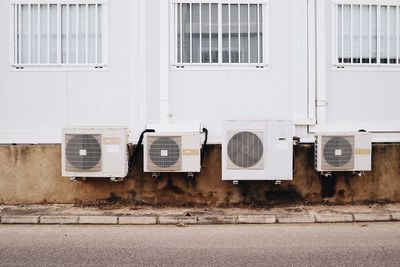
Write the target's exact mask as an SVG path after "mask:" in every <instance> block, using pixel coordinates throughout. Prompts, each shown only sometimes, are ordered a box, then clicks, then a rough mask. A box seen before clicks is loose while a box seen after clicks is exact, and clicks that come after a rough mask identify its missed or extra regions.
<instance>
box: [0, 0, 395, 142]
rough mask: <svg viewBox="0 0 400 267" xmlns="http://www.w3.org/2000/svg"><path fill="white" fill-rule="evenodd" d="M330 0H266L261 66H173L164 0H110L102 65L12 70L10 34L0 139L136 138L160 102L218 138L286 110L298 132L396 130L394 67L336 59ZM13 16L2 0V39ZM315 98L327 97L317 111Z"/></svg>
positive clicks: (0, 63)
mask: <svg viewBox="0 0 400 267" xmlns="http://www.w3.org/2000/svg"><path fill="white" fill-rule="evenodd" d="M315 3H317V5H316V6H315ZM328 3H329V1H318V0H316V1H314V0H270V1H269V6H270V10H269V14H270V17H269V23H270V27H269V31H270V32H269V46H270V51H269V54H270V61H269V63H270V64H269V66H268V67H267V68H266V69H245V70H243V69H230V70H227V69H226V68H224V67H222V68H220V69H215V68H214V69H212V70H211V69H207V68H197V69H190V68H185V69H179V70H178V69H176V68H174V67H173V66H172V65H171V64H170V55H169V52H170V45H171V42H170V38H171V37H172V36H170V34H169V33H168V32H166V31H165V30H166V29H169V23H170V20H169V17H168V16H169V10H168V8H167V6H168V5H167V4H166V0H134V1H131V0H118V1H117V0H108V14H109V19H108V33H109V38H108V47H109V48H108V59H109V64H108V66H107V68H105V69H103V70H96V71H95V70H89V71H57V70H53V71H47V70H46V71H30V70H29V69H25V70H20V71H15V70H11V68H10V64H9V61H10V60H9V58H10V46H9V43H8V42H0V77H1V79H0V143H58V142H60V140H61V138H60V137H61V131H60V129H61V128H62V127H65V126H129V127H130V129H131V131H132V133H133V134H132V138H131V139H132V141H134V140H136V138H137V137H138V135H139V133H140V132H141V131H142V130H143V129H144V128H145V125H146V124H154V123H159V122H160V121H163V120H165V117H162V116H163V114H164V115H165V112H167V113H168V114H171V118H170V121H171V122H172V123H188V122H193V121H197V122H201V123H203V124H204V125H205V126H206V127H207V128H208V129H209V132H210V141H211V142H214V143H220V142H221V139H222V138H221V129H222V121H223V120H225V119H238V120H240V119H245V118H271V119H279V118H281V119H292V120H293V121H294V122H295V124H296V125H297V126H296V134H297V135H298V136H300V137H303V138H309V137H311V136H312V135H310V134H309V133H308V128H309V127H310V130H311V132H316V131H324V130H329V131H340V130H358V129H360V128H363V129H367V130H374V131H378V132H380V131H381V132H383V131H386V132H388V131H389V132H390V134H391V135H390V138H388V139H382V140H383V141H385V140H386V141H394V140H398V139H396V138H397V137H398V135H397V134H396V132H400V127H399V126H400V125H399V120H398V119H397V118H398V116H399V115H400V106H399V105H397V101H396V100H397V99H398V98H399V96H400V90H398V84H400V75H398V74H399V73H400V72H394V71H391V72H390V71H372V72H371V71H354V70H352V71H350V70H336V69H332V67H331V62H330V58H331V54H330V52H331V47H330V45H331V42H330V40H331V32H330V30H331V25H330V19H331V17H330V13H331V11H330V5H329V4H328ZM160 4H162V7H161V9H160V6H161V5H160ZM314 8H315V10H317V14H316V15H315V13H314V11H315V10H314ZM163 12H165V13H163ZM160 14H161V15H162V14H167V15H166V16H160ZM9 16H10V14H9V1H0V35H1V36H3V39H4V38H8V36H10V28H11V27H10V17H9ZM315 17H316V18H317V20H316V21H315V19H314V18H315ZM316 33H318V34H316ZM314 40H316V41H315V42H314ZM315 45H316V48H315V47H314V46H315ZM161 55H163V56H162V57H161ZM314 70H317V72H316V73H314V72H313V71H314ZM165 85H167V86H165ZM165 88H167V89H169V92H167V93H165ZM161 95H162V97H160V96H161ZM160 100H164V101H163V104H164V105H163V109H160V103H161V101H160ZM165 100H169V105H165V102H166V101H165ZM321 100H323V101H326V103H328V105H327V106H326V107H322V106H321V107H318V108H317V109H316V110H317V112H315V102H316V101H317V103H319V104H320V103H322V102H321ZM323 103H325V102H323ZM166 107H169V109H168V110H166V109H165V108H166ZM168 114H167V115H168ZM316 119H318V121H319V124H318V125H317V126H314V123H315V120H316ZM393 137H395V138H393ZM310 140H311V139H310Z"/></svg>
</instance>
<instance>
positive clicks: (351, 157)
mask: <svg viewBox="0 0 400 267" xmlns="http://www.w3.org/2000/svg"><path fill="white" fill-rule="evenodd" d="M371 152H372V144H371V134H369V133H364V132H359V133H324V134H318V135H317V136H316V141H315V169H316V170H317V171H319V172H332V171H370V170H371V154H372V153H371Z"/></svg>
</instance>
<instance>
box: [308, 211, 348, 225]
mask: <svg viewBox="0 0 400 267" xmlns="http://www.w3.org/2000/svg"><path fill="white" fill-rule="evenodd" d="M315 220H316V222H317V223H350V222H354V216H353V215H352V214H348V213H347V214H346V213H317V214H315Z"/></svg>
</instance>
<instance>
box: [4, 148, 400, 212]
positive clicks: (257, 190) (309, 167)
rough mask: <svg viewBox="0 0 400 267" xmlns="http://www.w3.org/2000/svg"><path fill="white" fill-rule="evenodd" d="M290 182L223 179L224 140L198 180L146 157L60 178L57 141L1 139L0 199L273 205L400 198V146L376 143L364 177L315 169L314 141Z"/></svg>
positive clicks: (298, 152)
mask: <svg viewBox="0 0 400 267" xmlns="http://www.w3.org/2000/svg"><path fill="white" fill-rule="evenodd" d="M294 153H295V157H294V158H295V176H294V180H293V181H291V182H283V183H282V184H281V185H274V184H273V183H272V182H263V181H247V182H240V183H239V185H238V186H234V185H232V183H231V182H228V181H222V180H221V146H219V145H210V146H209V147H208V149H207V155H206V162H205V163H204V168H203V171H202V172H201V173H200V174H197V175H196V177H195V180H191V179H188V178H187V177H186V175H185V174H163V175H162V177H160V178H158V179H155V178H153V177H151V174H144V173H143V170H142V166H143V165H142V163H143V159H142V158H141V157H140V159H139V160H138V161H137V164H136V166H137V167H136V168H135V169H134V170H133V171H132V173H131V175H130V177H129V178H127V179H126V180H125V181H124V182H122V183H111V182H109V181H108V180H103V179H88V181H87V182H84V183H82V182H75V183H73V182H70V181H69V179H68V178H65V177H61V176H60V174H61V169H60V168H61V147H60V146H59V145H32V146H22V145H21V146H20V145H18V146H11V145H7V146H0V202H1V203H3V204H29V203H79V204H89V203H98V202H101V203H120V202H122V203H130V204H150V205H175V206H182V205H186V206H190V205H205V206H231V205H254V206H260V205H271V204H285V203H321V202H325V203H337V204H343V203H355V202H380V201H390V202H397V201H400V145H399V144H379V145H374V146H373V171H372V172H369V173H366V176H365V177H358V176H353V175H352V174H349V173H336V174H335V175H334V177H333V178H329V179H328V180H327V178H321V177H320V175H319V174H318V173H316V172H315V171H314V166H313V164H314V147H313V146H312V145H300V146H297V147H296V148H295V151H294Z"/></svg>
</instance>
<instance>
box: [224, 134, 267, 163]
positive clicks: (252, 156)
mask: <svg viewBox="0 0 400 267" xmlns="http://www.w3.org/2000/svg"><path fill="white" fill-rule="evenodd" d="M228 136H229V137H230V138H228V140H229V141H228V147H227V154H228V157H229V160H230V162H229V161H228V168H231V169H237V168H253V169H261V168H262V167H263V166H262V160H261V159H262V157H263V153H264V146H263V142H262V140H261V136H262V132H248V131H243V132H235V133H233V132H228Z"/></svg>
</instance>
